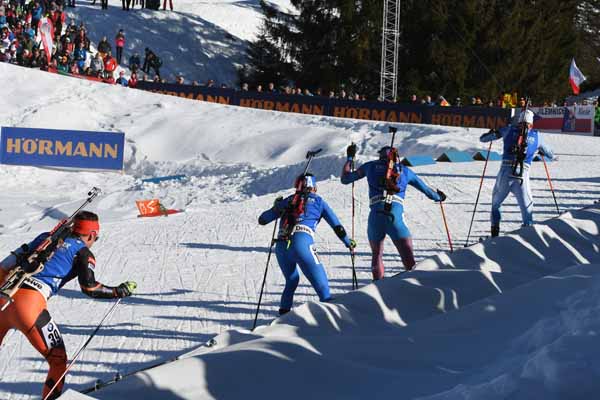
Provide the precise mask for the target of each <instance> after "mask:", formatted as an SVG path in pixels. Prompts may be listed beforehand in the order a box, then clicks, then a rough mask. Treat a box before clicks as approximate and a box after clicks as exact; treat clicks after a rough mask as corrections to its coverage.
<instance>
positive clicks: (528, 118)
mask: <svg viewBox="0 0 600 400" xmlns="http://www.w3.org/2000/svg"><path fill="white" fill-rule="evenodd" d="M533 116H534V114H533V111H531V110H528V109H527V106H526V107H525V109H524V110H523V111H521V113H520V114H519V117H518V120H517V121H518V122H517V124H514V125H508V126H506V127H504V128H500V130H496V129H492V130H490V131H489V132H488V133H485V134H483V135H481V137H480V138H479V140H480V141H481V142H489V141H492V140H497V139H500V138H502V140H503V141H504V152H503V155H502V166H501V167H500V171H499V172H498V176H497V177H496V184H495V185H494V191H493V193H492V212H491V224H492V226H491V235H492V237H496V236H498V235H499V234H500V220H501V216H502V215H501V212H500V207H501V206H502V203H503V202H504V200H505V199H506V197H507V196H508V193H509V192H512V193H513V194H514V195H515V197H516V198H517V203H518V204H519V208H520V209H521V217H522V219H523V226H529V225H533V196H532V195H531V186H530V184H529V170H530V168H531V161H533V157H534V156H535V154H536V153H537V152H539V153H540V154H541V155H542V156H545V157H548V158H549V159H550V160H554V159H556V157H555V156H554V155H553V153H552V150H551V149H550V148H549V147H548V146H547V145H545V144H544V142H543V140H542V136H541V135H540V133H539V132H538V131H537V130H536V129H533Z"/></svg>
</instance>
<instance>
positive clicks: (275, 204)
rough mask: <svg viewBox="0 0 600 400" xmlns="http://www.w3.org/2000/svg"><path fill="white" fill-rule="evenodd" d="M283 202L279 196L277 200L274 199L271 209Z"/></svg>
mask: <svg viewBox="0 0 600 400" xmlns="http://www.w3.org/2000/svg"><path fill="white" fill-rule="evenodd" d="M281 200H283V197H282V196H279V197H278V198H276V199H275V200H273V207H277V204H279V202H280V201H281Z"/></svg>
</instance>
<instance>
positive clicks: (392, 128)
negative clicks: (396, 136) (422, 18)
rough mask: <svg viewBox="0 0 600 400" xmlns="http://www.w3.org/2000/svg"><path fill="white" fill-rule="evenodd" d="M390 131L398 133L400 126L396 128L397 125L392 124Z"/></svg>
mask: <svg viewBox="0 0 600 400" xmlns="http://www.w3.org/2000/svg"><path fill="white" fill-rule="evenodd" d="M389 129H390V133H396V132H398V128H396V127H395V126H390V128H389Z"/></svg>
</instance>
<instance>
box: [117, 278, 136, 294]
mask: <svg viewBox="0 0 600 400" xmlns="http://www.w3.org/2000/svg"><path fill="white" fill-rule="evenodd" d="M135 289H137V283H135V282H133V281H127V282H123V283H121V284H120V285H119V286H117V296H118V297H127V296H131V295H132V294H133V292H135Z"/></svg>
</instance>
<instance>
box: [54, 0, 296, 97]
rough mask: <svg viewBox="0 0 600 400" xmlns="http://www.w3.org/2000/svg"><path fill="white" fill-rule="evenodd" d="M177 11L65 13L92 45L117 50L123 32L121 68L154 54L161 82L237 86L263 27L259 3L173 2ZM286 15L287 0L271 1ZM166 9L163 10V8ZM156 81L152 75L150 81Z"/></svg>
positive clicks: (81, 4)
mask: <svg viewBox="0 0 600 400" xmlns="http://www.w3.org/2000/svg"><path fill="white" fill-rule="evenodd" d="M173 3H174V11H169V10H167V11H163V10H162V7H161V10H159V11H154V10H149V9H143V10H142V9H140V8H139V6H137V7H135V9H131V10H130V11H129V12H125V11H123V10H122V7H121V1H120V0H109V2H108V4H109V7H108V9H107V10H101V9H100V6H99V2H96V5H95V6H92V5H91V1H89V0H83V1H82V0H80V1H78V2H77V4H78V6H77V7H76V8H67V9H66V10H67V11H68V12H69V14H68V15H69V21H70V20H71V19H74V20H75V21H76V23H77V24H79V23H80V22H83V23H84V24H85V26H86V28H87V32H88V35H89V37H90V39H91V40H92V42H93V43H94V44H96V45H97V44H98V41H100V40H101V39H102V37H103V36H106V37H107V38H108V40H109V43H111V46H113V54H114V53H115V50H114V37H115V35H116V34H117V31H118V30H119V29H123V30H124V32H125V36H126V39H127V42H126V46H125V50H124V54H123V62H124V64H125V65H127V63H128V60H129V57H130V56H131V55H133V54H134V53H136V52H137V53H138V54H140V56H141V57H142V61H143V56H144V49H145V48H146V47H148V48H150V49H152V50H153V51H154V52H155V53H156V54H157V55H158V56H159V57H161V58H162V60H163V67H162V68H161V76H162V77H163V78H165V79H167V80H168V81H170V82H173V81H175V76H176V75H177V74H183V76H184V77H185V79H186V80H187V81H188V83H189V82H191V81H193V80H196V81H198V82H206V81H208V80H209V79H213V80H215V81H216V82H217V83H225V84H227V85H228V86H232V85H235V84H237V74H236V67H237V66H241V65H242V64H243V63H244V59H245V51H246V46H247V44H248V42H249V41H252V40H254V39H255V37H256V32H258V29H259V27H260V24H261V21H262V18H263V16H262V13H261V10H260V6H259V1H258V0H247V1H234V0H207V1H196V0H174V1H173ZM269 3H271V4H273V5H276V6H279V7H280V8H281V9H283V10H288V9H289V8H290V7H291V5H290V2H289V0H276V1H273V0H271V1H269ZM161 5H162V4H161ZM151 76H152V75H151Z"/></svg>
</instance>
